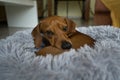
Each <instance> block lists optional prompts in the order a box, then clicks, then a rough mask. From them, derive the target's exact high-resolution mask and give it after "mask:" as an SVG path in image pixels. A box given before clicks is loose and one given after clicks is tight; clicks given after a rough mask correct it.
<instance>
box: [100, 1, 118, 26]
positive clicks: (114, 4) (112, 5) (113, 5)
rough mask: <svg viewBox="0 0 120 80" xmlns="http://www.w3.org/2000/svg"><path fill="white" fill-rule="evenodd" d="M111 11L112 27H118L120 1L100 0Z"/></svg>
mask: <svg viewBox="0 0 120 80" xmlns="http://www.w3.org/2000/svg"><path fill="white" fill-rule="evenodd" d="M101 1H102V2H103V3H104V4H105V5H106V6H107V8H108V9H109V10H110V11H111V18H112V22H113V26H116V27H120V0H101Z"/></svg>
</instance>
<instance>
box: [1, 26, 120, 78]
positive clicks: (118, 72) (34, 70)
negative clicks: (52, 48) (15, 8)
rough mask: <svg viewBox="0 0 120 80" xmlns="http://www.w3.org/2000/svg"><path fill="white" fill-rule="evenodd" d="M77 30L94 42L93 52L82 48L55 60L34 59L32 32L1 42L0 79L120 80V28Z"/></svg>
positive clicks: (87, 48) (99, 27)
mask: <svg viewBox="0 0 120 80" xmlns="http://www.w3.org/2000/svg"><path fill="white" fill-rule="evenodd" d="M77 30H79V31H80V32H83V33H85V34H88V35H90V36H91V37H92V38H94V39H95V40H96V43H95V48H94V49H93V48H90V47H89V46H87V45H85V46H84V47H82V48H80V49H78V51H75V50H74V49H71V50H70V51H69V52H65V53H63V54H61V55H57V56H54V57H53V56H52V55H47V56H46V57H42V56H38V57H36V56H35V54H34V51H35V49H34V44H33V40H32V37H31V34H30V33H31V31H32V29H29V30H25V31H19V32H16V33H15V34H13V35H12V36H9V37H7V38H6V39H2V40H0V80H120V29H119V28H114V27H112V26H90V27H80V28H77Z"/></svg>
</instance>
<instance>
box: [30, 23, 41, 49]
mask: <svg viewBox="0 0 120 80" xmlns="http://www.w3.org/2000/svg"><path fill="white" fill-rule="evenodd" d="M40 26H41V23H39V24H38V25H37V26H36V27H35V28H34V29H33V31H32V33H31V34H32V37H33V40H34V44H35V48H40V45H41V44H42V36H41V34H40V31H41V29H40Z"/></svg>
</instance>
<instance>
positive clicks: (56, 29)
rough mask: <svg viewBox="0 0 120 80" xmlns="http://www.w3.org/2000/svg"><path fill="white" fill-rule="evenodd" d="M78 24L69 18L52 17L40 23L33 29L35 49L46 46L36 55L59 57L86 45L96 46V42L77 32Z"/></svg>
mask: <svg viewBox="0 0 120 80" xmlns="http://www.w3.org/2000/svg"><path fill="white" fill-rule="evenodd" d="M75 26H76V24H75V23H74V22H73V21H72V20H70V19H67V18H64V17H60V16H51V17H48V18H45V19H43V20H41V21H40V23H39V24H38V25H37V26H36V27H35V28H34V29H33V31H32V36H33V39H34V44H35V48H40V46H41V45H42V44H44V45H45V46H44V47H43V48H42V49H40V50H39V51H38V52H36V55H44V56H45V55H46V54H52V55H57V54H60V53H62V52H64V51H68V50H69V49H71V48H74V49H78V48H80V47H81V46H84V45H85V44H87V45H89V46H91V47H92V46H94V42H95V40H94V39H93V38H91V37H90V36H88V35H86V34H83V33H80V32H78V31H76V30H75Z"/></svg>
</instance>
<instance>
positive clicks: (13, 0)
mask: <svg viewBox="0 0 120 80" xmlns="http://www.w3.org/2000/svg"><path fill="white" fill-rule="evenodd" d="M0 2H2V3H5V4H14V5H15V4H16V5H25V6H33V5H34V4H33V1H32V0H0Z"/></svg>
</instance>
